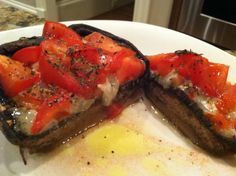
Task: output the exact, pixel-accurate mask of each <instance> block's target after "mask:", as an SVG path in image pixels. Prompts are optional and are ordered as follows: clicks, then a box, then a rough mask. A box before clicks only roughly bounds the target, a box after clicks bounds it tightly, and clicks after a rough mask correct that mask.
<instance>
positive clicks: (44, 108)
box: [31, 93, 71, 134]
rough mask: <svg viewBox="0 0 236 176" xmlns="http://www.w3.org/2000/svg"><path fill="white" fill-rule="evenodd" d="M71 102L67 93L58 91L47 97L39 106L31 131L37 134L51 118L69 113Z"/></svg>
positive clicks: (54, 118)
mask: <svg viewBox="0 0 236 176" xmlns="http://www.w3.org/2000/svg"><path fill="white" fill-rule="evenodd" d="M70 111H71V102H70V96H68V95H67V93H60V94H57V95H54V96H51V97H49V98H48V99H46V100H45V101H44V103H43V104H42V105H41V106H40V107H39V109H38V111H37V115H36V118H35V120H34V122H33V125H32V128H31V132H32V134H38V133H39V132H40V131H41V130H42V129H43V128H44V127H46V126H47V125H49V124H50V122H52V121H53V120H59V119H61V118H65V117H66V116H67V115H69V114H70Z"/></svg>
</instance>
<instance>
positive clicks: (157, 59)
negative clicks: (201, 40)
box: [147, 53, 178, 76]
mask: <svg viewBox="0 0 236 176" xmlns="http://www.w3.org/2000/svg"><path fill="white" fill-rule="evenodd" d="M147 58H148V60H149V61H150V68H151V70H154V71H158V74H160V75H161V76H166V75H167V74H168V73H170V72H171V70H172V69H173V68H175V67H176V66H177V64H178V63H176V62H177V61H176V55H175V54H174V53H168V54H158V55H153V56H148V57H147Z"/></svg>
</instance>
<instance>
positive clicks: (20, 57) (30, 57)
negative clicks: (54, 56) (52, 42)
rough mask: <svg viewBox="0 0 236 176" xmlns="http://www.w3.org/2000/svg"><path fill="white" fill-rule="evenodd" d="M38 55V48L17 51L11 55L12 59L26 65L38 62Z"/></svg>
mask: <svg viewBox="0 0 236 176" xmlns="http://www.w3.org/2000/svg"><path fill="white" fill-rule="evenodd" d="M40 53H41V47H40V46H30V47H26V48H22V49H20V50H18V51H17V52H16V53H15V54H13V56H12V59H14V60H17V61H20V62H22V63H25V64H26V65H31V64H33V63H35V62H37V61H38V60H39V56H40Z"/></svg>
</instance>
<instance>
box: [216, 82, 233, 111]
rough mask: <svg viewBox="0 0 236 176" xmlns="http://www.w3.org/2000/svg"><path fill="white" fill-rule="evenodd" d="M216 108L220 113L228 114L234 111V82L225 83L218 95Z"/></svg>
mask: <svg viewBox="0 0 236 176" xmlns="http://www.w3.org/2000/svg"><path fill="white" fill-rule="evenodd" d="M216 107H217V109H218V110H219V111H220V112H221V113H222V114H228V113H230V112H232V111H235V109H236V108H235V107H236V84H234V85H231V84H229V83H228V84H227V85H226V86H225V90H224V93H222V94H221V95H220V97H219V98H218V100H217V103H216Z"/></svg>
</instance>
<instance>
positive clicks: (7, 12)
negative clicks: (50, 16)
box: [0, 2, 45, 31]
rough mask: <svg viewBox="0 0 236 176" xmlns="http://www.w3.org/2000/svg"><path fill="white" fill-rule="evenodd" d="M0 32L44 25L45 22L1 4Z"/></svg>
mask: <svg viewBox="0 0 236 176" xmlns="http://www.w3.org/2000/svg"><path fill="white" fill-rule="evenodd" d="M0 14H1V16H0V31H4V30H9V29H16V28H21V27H27V26H33V25H37V24H42V23H43V22H44V21H45V20H44V19H42V18H38V17H37V16H36V15H34V14H31V13H28V12H26V11H23V10H19V9H17V8H14V7H11V6H9V5H6V4H5V3H3V2H0Z"/></svg>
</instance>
